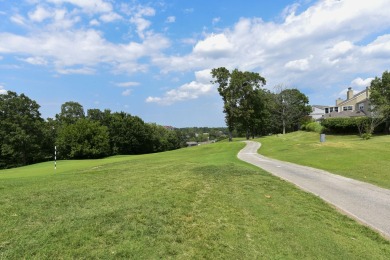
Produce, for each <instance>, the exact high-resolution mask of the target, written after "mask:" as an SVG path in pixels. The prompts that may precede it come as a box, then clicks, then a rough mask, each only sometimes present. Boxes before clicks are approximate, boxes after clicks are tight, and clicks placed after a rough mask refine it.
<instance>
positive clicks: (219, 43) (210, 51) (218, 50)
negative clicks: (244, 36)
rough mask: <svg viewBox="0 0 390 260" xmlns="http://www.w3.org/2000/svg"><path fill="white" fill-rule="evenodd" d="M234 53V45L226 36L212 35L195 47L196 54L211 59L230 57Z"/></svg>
mask: <svg viewBox="0 0 390 260" xmlns="http://www.w3.org/2000/svg"><path fill="white" fill-rule="evenodd" d="M232 51H233V44H232V43H231V42H230V41H229V40H228V38H227V37H226V35H225V34H212V35H210V36H209V37H207V38H206V39H205V40H203V41H199V42H198V43H197V44H196V45H195V47H194V53H195V54H199V55H205V56H210V57H214V58H217V57H224V56H229V55H230V54H231V52H232Z"/></svg>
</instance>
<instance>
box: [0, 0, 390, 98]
mask: <svg viewBox="0 0 390 260" xmlns="http://www.w3.org/2000/svg"><path fill="white" fill-rule="evenodd" d="M28 2H29V3H32V5H31V6H30V7H31V9H30V10H27V11H25V12H24V13H23V12H22V11H15V13H10V14H7V16H5V15H3V17H2V19H6V17H9V18H8V19H10V21H11V22H12V23H14V25H17V26H23V29H24V31H28V33H26V34H18V33H14V32H7V31H0V39H1V41H0V55H8V54H12V55H14V56H15V57H16V58H17V59H18V60H19V61H23V62H26V63H29V64H32V65H37V66H47V67H50V68H53V69H54V70H55V71H56V72H57V73H60V74H76V73H77V74H93V73H96V71H97V70H98V68H99V65H102V64H104V65H105V66H106V67H107V66H109V67H110V68H111V70H112V71H113V72H115V73H137V72H145V71H148V69H149V68H150V67H151V66H153V67H157V68H159V69H160V70H161V71H162V72H164V73H169V72H172V71H174V72H181V71H196V72H195V80H194V81H191V82H189V83H186V84H183V85H181V86H179V87H178V88H177V89H171V90H170V91H168V92H166V93H165V94H163V95H162V96H161V97H152V96H151V97H149V98H148V99H147V102H155V103H159V104H172V103H174V102H177V101H184V100H190V99H195V98H198V97H201V96H203V95H207V94H208V93H211V92H212V91H213V87H212V85H211V84H210V79H209V78H208V77H210V75H206V74H209V71H210V69H211V68H215V67H220V66H224V67H227V68H228V69H234V68H238V69H241V70H252V71H256V72H259V73H260V74H261V75H262V76H264V77H265V78H266V79H267V83H268V86H270V87H272V86H273V85H277V84H288V85H295V86H297V87H304V88H324V87H325V86H331V85H334V84H341V82H343V83H342V84H344V87H345V85H346V84H349V83H351V84H352V85H354V86H356V87H358V86H362V85H363V84H366V83H367V82H368V81H367V82H366V80H368V79H366V80H363V79H360V80H359V77H365V78H368V77H372V76H374V75H378V74H380V73H382V72H383V70H385V69H389V67H388V66H389V63H388V61H389V59H390V34H389V33H388V31H389V30H390V16H389V15H388V14H389V12H390V5H389V1H388V0H371V1H356V0H340V1H336V0H323V1H316V2H314V3H313V4H312V5H311V6H310V7H309V8H307V9H306V10H304V11H302V12H299V4H293V5H290V6H288V7H286V8H285V9H284V11H283V13H282V14H281V15H282V21H281V22H276V21H270V22H267V21H263V20H262V19H260V18H241V19H240V20H238V21H237V22H236V23H235V24H234V25H233V26H231V27H229V28H218V29H216V32H214V33H208V34H204V37H203V38H202V39H201V40H196V38H197V37H194V38H187V39H182V41H181V42H180V40H178V41H175V40H172V41H171V40H170V39H168V37H167V36H165V35H162V34H159V33H156V32H154V30H153V29H154V28H153V24H152V18H153V17H154V16H156V12H157V10H158V9H157V8H156V9H154V8H152V7H151V6H149V5H146V6H144V5H139V4H137V2H136V1H131V2H121V3H120V2H115V1H112V0H83V1H81V0H42V1H36V0H29V1H28ZM15 10H18V9H15ZM193 11H194V9H192V8H191V9H187V10H183V12H184V13H190V12H193ZM165 14H166V13H165ZM165 17H166V16H165ZM165 17H164V19H166V20H165V22H166V23H173V22H176V17H175V16H169V17H167V18H165ZM164 19H163V20H162V21H164ZM221 19H223V18H220V17H216V18H214V19H213V20H212V23H213V24H214V25H215V24H216V23H218V22H219V21H220V20H221ZM112 22H117V23H121V25H122V26H124V27H126V28H129V32H127V33H128V35H129V36H128V37H124V36H123V35H122V36H123V38H122V40H123V39H127V40H126V41H125V40H123V41H117V42H114V41H111V40H110V39H111V38H110V37H109V36H108V35H105V33H103V31H102V30H103V29H102V28H103V27H104V26H102V25H103V24H106V23H112ZM112 28H114V26H113V27H112ZM99 29H101V30H99ZM114 30H115V29H114ZM386 32H387V33H386ZM110 33H113V31H110ZM197 33H198V34H193V35H200V34H199V32H197ZM134 37H136V39H135V38H134ZM129 39H130V40H129ZM175 42H177V43H178V44H182V43H183V42H185V43H186V44H192V45H193V48H192V50H191V51H189V52H188V53H177V52H176V49H175V48H172V49H169V48H170V47H171V45H172V44H175ZM173 47H176V46H173ZM178 49H179V48H178ZM166 50H168V51H167V52H166V53H165V51H166ZM168 53H169V54H168ZM172 53H174V54H172ZM141 60H142V62H141ZM352 79H355V80H353V81H352V82H351V80H352ZM124 84H125V83H124ZM335 91H336V90H335ZM336 92H337V91H336ZM130 93H131V91H130V90H129V89H126V90H125V91H124V92H123V93H122V95H130Z"/></svg>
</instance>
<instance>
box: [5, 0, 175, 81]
mask: <svg viewBox="0 0 390 260" xmlns="http://www.w3.org/2000/svg"><path fill="white" fill-rule="evenodd" d="M69 5H71V6H69ZM124 15H128V16H129V17H128V18H127V20H124V18H123V17H122V16H121V15H119V14H118V13H116V12H114V10H113V6H112V4H111V1H104V0H97V1H95V0H85V1H79V0H46V1H45V3H43V2H39V3H38V4H37V5H34V6H32V8H31V10H30V11H27V12H26V14H24V15H23V14H22V13H20V14H19V13H18V14H15V15H13V16H12V17H11V20H12V21H13V22H14V23H17V24H19V25H23V26H26V27H27V28H31V33H28V34H24V35H21V34H16V33H11V32H0V38H1V39H2V40H1V41H0V54H1V53H4V54H15V55H17V57H18V59H19V60H21V61H24V62H27V63H29V64H33V65H41V66H42V65H44V66H53V67H54V69H55V70H56V72H58V73H60V74H93V73H95V71H96V68H97V67H98V66H99V65H100V64H108V65H109V66H111V67H112V71H113V72H115V73H135V72H140V71H141V72H144V71H146V70H147V69H148V67H149V66H150V64H147V63H143V64H140V62H139V60H140V59H141V58H143V57H150V56H155V55H157V54H159V53H160V52H161V51H162V50H164V49H166V48H167V47H169V46H170V41H169V40H168V38H166V37H164V36H163V35H161V34H157V33H154V32H153V31H147V29H148V28H149V26H150V25H151V22H150V21H148V20H147V19H145V17H149V16H154V15H155V10H154V9H153V8H151V7H145V6H140V5H137V6H135V7H132V9H131V10H130V11H129V12H128V13H127V12H125V13H124ZM91 18H93V19H91ZM88 19H89V21H88ZM86 20H87V25H88V24H89V25H90V26H94V27H95V26H99V25H100V23H101V22H104V23H108V22H113V21H116V20H121V21H123V22H124V23H127V24H128V25H130V24H132V23H133V24H134V25H135V27H136V31H137V33H138V35H139V37H140V40H139V41H136V40H133V41H129V42H127V43H113V42H111V41H109V40H107V39H106V37H105V35H104V33H103V32H102V31H99V30H97V29H95V28H88V27H86V26H85V22H86ZM81 22H83V26H78V24H79V23H80V24H81ZM30 23H31V25H28V26H27V24H30ZM34 23H35V24H37V25H36V26H34Z"/></svg>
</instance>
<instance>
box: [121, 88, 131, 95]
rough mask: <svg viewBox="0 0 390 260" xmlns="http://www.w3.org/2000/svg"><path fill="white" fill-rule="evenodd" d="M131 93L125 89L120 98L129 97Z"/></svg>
mask: <svg viewBox="0 0 390 260" xmlns="http://www.w3.org/2000/svg"><path fill="white" fill-rule="evenodd" d="M131 91H132V90H131V89H126V90H125V91H123V92H122V96H125V97H127V96H130V95H131Z"/></svg>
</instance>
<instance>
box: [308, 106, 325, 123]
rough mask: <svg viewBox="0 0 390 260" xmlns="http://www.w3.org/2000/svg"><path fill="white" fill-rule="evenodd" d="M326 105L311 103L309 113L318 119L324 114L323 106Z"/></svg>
mask: <svg viewBox="0 0 390 260" xmlns="http://www.w3.org/2000/svg"><path fill="white" fill-rule="evenodd" d="M326 107H327V106H320V105H312V106H311V111H312V112H311V113H310V114H309V115H310V116H311V117H312V118H313V119H314V120H315V121H318V120H320V119H321V118H322V117H323V116H324V115H325V108H326Z"/></svg>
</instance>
